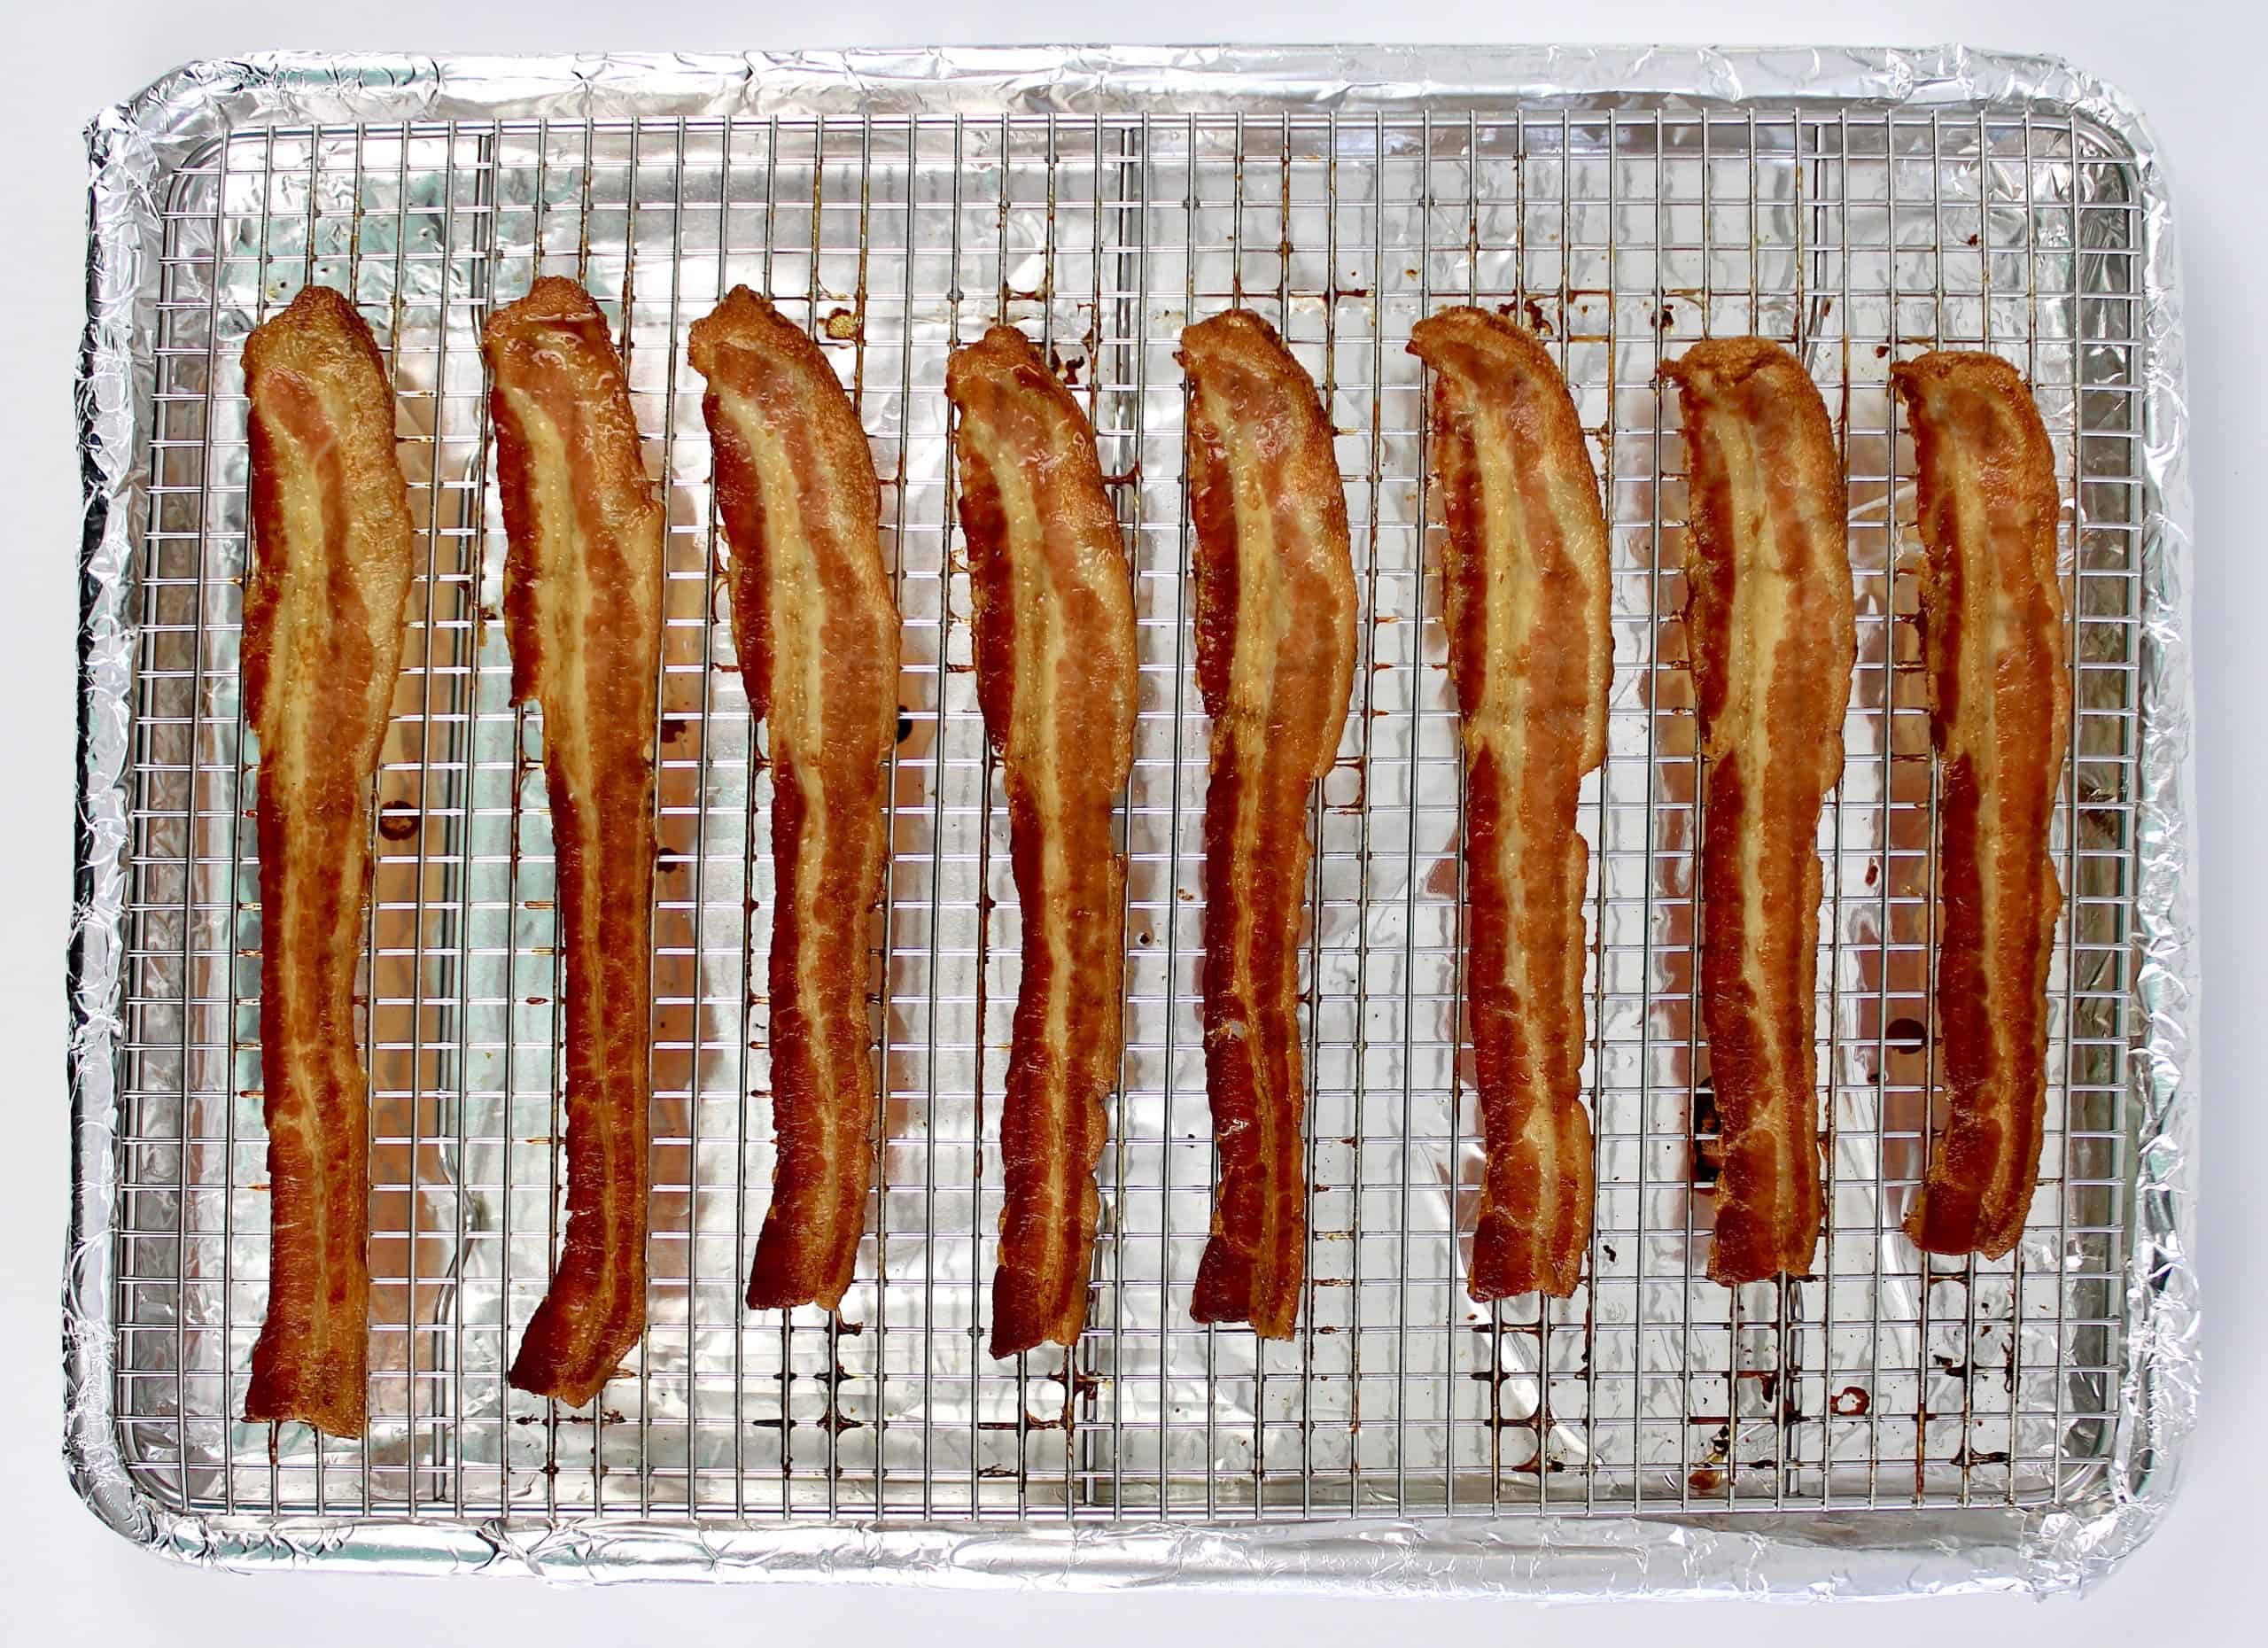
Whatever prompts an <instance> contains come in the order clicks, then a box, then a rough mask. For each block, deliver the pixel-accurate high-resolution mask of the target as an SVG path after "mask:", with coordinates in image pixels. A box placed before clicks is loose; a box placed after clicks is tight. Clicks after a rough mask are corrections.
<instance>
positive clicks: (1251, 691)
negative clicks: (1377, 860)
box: [1181, 309, 1355, 1339]
mask: <svg viewBox="0 0 2268 1648" xmlns="http://www.w3.org/2000/svg"><path fill="white" fill-rule="evenodd" d="M1181 361H1182V364H1183V366H1184V369H1186V370H1187V372H1188V374H1189V382H1190V389H1191V393H1190V404H1189V434H1190V441H1189V466H1190V501H1191V508H1192V512H1193V515H1194V517H1195V521H1196V525H1197V555H1196V575H1197V592H1196V626H1197V684H1198V689H1199V691H1200V693H1201V694H1202V695H1203V696H1204V700H1205V711H1206V713H1207V714H1208V715H1209V716H1211V717H1212V719H1213V733H1212V781H1211V784H1210V787H1209V789H1208V791H1207V794H1206V798H1205V1085H1206V1092H1207V1096H1208V1099H1209V1100H1210V1101H1211V1104H1212V1108H1213V1131H1214V1135H1215V1138H1216V1141H1217V1143H1218V1146H1219V1149H1220V1155H1221V1182H1220V1185H1219V1187H1218V1189H1217V1191H1216V1194H1215V1198H1214V1206H1213V1234H1212V1240H1209V1241H1208V1242H1207V1243H1206V1246H1205V1255H1204V1257H1203V1259H1202V1260H1201V1261H1200V1263H1199V1266H1198V1271H1197V1289H1196V1296H1195V1298H1194V1300H1193V1301H1192V1304H1191V1314H1192V1316H1193V1317H1195V1318H1196V1319H1197V1320H1198V1321H1200V1322H1241V1321H1248V1322H1250V1323H1251V1324H1252V1325H1253V1328H1254V1331H1255V1332H1256V1333H1259V1335H1260V1336H1261V1337H1262V1338H1263V1339H1288V1338H1290V1337H1291V1335H1292V1332H1293V1327H1294V1326H1295V1325H1296V1324H1297V1323H1298V1320H1299V1312H1300V1284H1301V1271H1302V1269H1303V1267H1304V1264H1305V1253H1304V1251H1303V1249H1304V1244H1305V1239H1306V1233H1307V1163H1306V1161H1305V1154H1306V1153H1305V1148H1304V1143H1303V1140H1302V1139H1301V1117H1302V1116H1303V1114H1304V1112H1305V1110H1306V1092H1305V1076H1304V1073H1303V1071H1302V1069H1301V1062H1302V1061H1301V1055H1300V1014H1299V950H1300V925H1301V911H1302V910H1303V909H1304V907H1305V905H1306V899H1307V881H1308V858H1309V844H1308V835H1307V809H1308V800H1309V793H1310V791H1311V789H1312V787H1313V785H1314V783H1315V781H1317V779H1319V778H1321V777H1322V776H1323V775H1324V773H1327V772H1329V771H1330V770H1331V766H1332V761H1333V759H1334V758H1335V757H1336V754H1337V751H1338V748H1339V735H1340V731H1341V729H1342V728H1343V727H1344V726H1345V724H1346V719H1347V702H1348V693H1349V692H1350V691H1351V690H1352V688H1353V683H1354V673H1355V569H1354V559H1353V555H1352V552H1351V550H1350V549H1349V548H1348V536H1347V500H1346V495H1345V494H1344V493H1343V492H1342V491H1341V490H1340V479H1339V463H1338V459H1337V457H1336V456H1335V455H1334V454H1333V453H1332V441H1331V423H1330V419H1329V418H1328V416H1326V415H1325V413H1324V407H1323V402H1322V400H1321V398H1320V397H1319V396H1318V395H1317V393H1316V386H1315V380H1314V379H1313V378H1311V377H1309V376H1308V374H1307V372H1306V370H1305V369H1302V368H1301V365H1300V363H1299V362H1298V361H1296V360H1294V359H1293V357H1292V354H1291V351H1290V350H1288V349H1286V348H1285V346H1284V342H1283V339H1282V338H1278V336H1277V334H1276V330H1275V328H1273V327H1272V326H1270V325H1269V324H1268V323H1267V322H1265V321H1263V320H1262V319H1261V318H1260V317H1259V316H1258V315H1254V314H1251V313H1250V312H1248V311H1247V310H1243V309H1231V310H1230V311H1228V312H1227V313H1225V314H1223V315H1215V316H1213V317H1212V318H1211V319H1210V320H1207V321H1201V322H1200V323H1197V324H1196V325H1193V326H1191V327H1189V328H1187V329H1186V330H1184V331H1183V333H1182V334H1181Z"/></svg>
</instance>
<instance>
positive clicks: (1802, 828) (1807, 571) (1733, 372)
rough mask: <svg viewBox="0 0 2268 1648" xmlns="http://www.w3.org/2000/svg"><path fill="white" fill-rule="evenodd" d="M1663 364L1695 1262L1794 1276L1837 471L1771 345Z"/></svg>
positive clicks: (1838, 718) (1808, 1077) (1801, 1199)
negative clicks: (1677, 587)
mask: <svg viewBox="0 0 2268 1648" xmlns="http://www.w3.org/2000/svg"><path fill="white" fill-rule="evenodd" d="M1662 371H1663V374H1664V376H1666V377H1668V378H1670V379H1671V380H1672V381H1673V382H1674V383H1675V384H1676V385H1677V386H1678V389H1679V391H1680V393H1681V399H1682V407H1683V413H1684V420H1685V445H1686V453H1687V460H1688V463H1687V467H1688V470H1689V476H1690V504H1689V510H1688V514H1689V525H1688V542H1689V551H1688V554H1687V556H1686V568H1685V578H1686V586H1687V590H1688V596H1689V599H1688V605H1687V608H1686V614H1685V625H1686V637H1687V644H1688V647H1689V649H1690V651H1691V654H1692V660H1693V677H1694V686H1695V689H1696V693H1697V700H1698V708H1699V717H1700V730H1701V756H1702V760H1703V762H1704V765H1705V790H1704V794H1703V805H1704V811H1703V827H1702V828H1703V834H1702V838H1701V898H1702V911H1701V976H1700V991H1699V994H1700V1005H1701V1023H1702V1028H1703V1030H1705V1032H1706V1034H1707V1037H1708V1043H1709V1073H1710V1077H1711V1079H1712V1081H1713V1083H1714V1084H1715V1089H1716V1099H1717V1112H1718V1115H1719V1116H1720V1118H1721V1121H1722V1123H1723V1145H1722V1154H1723V1172H1722V1175H1721V1177H1720V1179H1719V1181H1718V1185H1717V1208H1716V1237H1715V1240H1714V1241H1713V1243H1712V1245H1711V1248H1710V1250H1709V1274H1710V1275H1711V1276H1712V1277H1713V1278H1714V1279H1716V1280H1718V1281H1720V1282H1726V1283H1734V1282H1749V1281H1759V1280H1761V1279H1765V1278H1767V1277H1770V1276H1774V1275H1776V1274H1779V1273H1781V1272H1786V1273H1788V1274H1790V1275H1802V1274H1804V1273H1806V1272H1807V1271H1809V1270H1810V1269H1811V1264H1812V1255H1813V1250H1814V1247H1815V1246H1816V1245H1817V1242H1818V1240H1819V1225H1820V1163H1819V1113H1818V1111H1819V1107H1818V1102H1817V1100H1816V1097H1815V1092H1816V1081H1817V1068H1816V1060H1815V1057H1814V1050H1813V1048H1814V1042H1813V1036H1814V1015H1815V1007H1814V998H1813V990H1814V983H1815V974H1816V962H1817V955H1818V950H1819V902H1820V890H1821V872H1820V863H1819V853H1818V851H1817V847H1816V840H1817V836H1818V832H1819V814H1820V807H1821V804H1822V802H1823V801H1824V799H1825V797H1826V795H1827V792H1828V791H1829V789H1832V788H1834V786H1835V784H1836V782H1837V780H1838V779H1839V778H1840V776H1841V774H1842V770H1843V718H1844V713H1845V711H1846V710H1847V709H1848V708H1849V707H1850V699H1851V671H1852V666H1853V665H1854V664H1855V663H1856V661H1857V656H1858V636H1857V628H1856V619H1855V617H1854V614H1853V610H1852V608H1853V603H1852V590H1851V561H1850V552H1849V549H1848V548H1847V546H1846V543H1845V532H1844V517H1845V489H1844V482H1843V470H1842V465H1841V463H1840V462H1839V461H1838V460H1837V455H1836V450H1835V435H1834V431H1833V428H1832V427H1831V425H1830V424H1829V422H1828V416H1827V407H1826V404H1825V403H1824V402H1823V401H1821V399H1820V396H1819V391H1818V389H1817V388H1816V387H1814V385H1813V384H1812V381H1811V378H1810V376H1809V375H1808V374H1807V373H1806V372H1805V370H1804V369H1803V367H1802V365H1801V364H1800V363H1799V362H1798V361H1797V360H1796V358H1795V357H1794V356H1793V355H1791V354H1789V353H1788V352H1787V351H1786V350H1785V349H1783V348H1781V347H1780V346H1778V345H1776V344H1773V343H1768V342H1767V341H1765V340H1764V339H1762V338H1713V339H1711V340H1709V341H1707V342H1705V343H1699V344H1696V345H1695V346H1693V347H1692V348H1691V349H1690V350H1689V351H1687V353H1686V354H1683V355H1682V356H1681V357H1680V358H1679V359H1677V360H1675V361H1670V362H1668V363H1667V364H1666V365H1665V366H1664V367H1663V368H1662Z"/></svg>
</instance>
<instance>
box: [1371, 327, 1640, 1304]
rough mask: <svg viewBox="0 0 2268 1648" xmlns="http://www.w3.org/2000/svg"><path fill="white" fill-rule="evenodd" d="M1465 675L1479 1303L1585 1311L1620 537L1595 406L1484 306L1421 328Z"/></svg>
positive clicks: (1415, 342)
mask: <svg viewBox="0 0 2268 1648" xmlns="http://www.w3.org/2000/svg"><path fill="white" fill-rule="evenodd" d="M1410 354H1415V355H1417V356H1420V357H1421V358H1423V359H1424V361H1425V363H1426V364H1427V365H1428V366H1430V367H1432V368H1433V374H1434V376H1433V468H1434V471H1435V474H1436V475H1437V477H1438V478H1439V479H1440V482H1441V490H1442V493H1443V494H1444V500H1445V505H1446V513H1447V515H1448V517H1449V547H1448V551H1447V553H1446V555H1445V556H1443V558H1442V565H1441V572H1442V587H1443V591H1444V595H1445V601H1444V606H1445V608H1446V617H1447V618H1448V627H1449V672H1450V675H1451V678H1452V679H1453V680H1454V681H1455V683H1456V692H1457V703H1458V705H1459V708H1460V710H1461V711H1462V713H1463V721H1464V766H1465V841H1464V864H1465V885H1466V889H1467V892H1466V897H1467V900H1468V903H1469V906H1470V909H1469V917H1468V925H1467V928H1466V939H1465V946H1466V954H1465V991H1466V995H1467V998H1468V1002H1469V1010H1470V1012H1471V1014H1472V1053H1473V1064H1474V1069H1475V1073H1476V1075H1477V1077H1478V1078H1479V1079H1478V1087H1479V1090H1480V1118H1481V1131H1482V1133H1483V1135H1484V1137H1485V1139H1486V1140H1487V1152H1486V1158H1487V1159H1486V1166H1485V1169H1484V1173H1483V1178H1482V1183H1481V1200H1480V1219H1479V1221H1478V1223H1477V1224H1476V1225H1475V1227H1474V1230H1473V1236H1472V1269H1471V1271H1469V1273H1468V1275H1467V1278H1466V1283H1465V1285H1466V1287H1467V1289H1468V1290H1469V1291H1470V1292H1471V1294H1472V1296H1473V1298H1474V1299H1476V1300H1480V1301H1482V1302H1487V1301H1488V1300H1491V1299H1502V1298H1506V1297H1510V1296H1511V1295H1514V1294H1525V1293H1533V1292H1536V1291H1539V1290H1540V1291H1542V1292H1544V1293H1548V1294H1557V1295H1559V1296H1560V1297H1562V1298H1564V1297H1565V1296H1566V1295H1568V1294H1572V1293H1573V1292H1574V1291H1575V1284H1576V1283H1577V1282H1578V1281H1579V1280H1581V1277H1582V1268H1583V1250H1584V1248H1585V1247H1586V1246H1587V1245H1588V1242H1589V1240H1590V1228H1591V1200H1592V1167H1591V1128H1590V1117H1589V1116H1588V1113H1587V1112H1586V1111H1585V1110H1584V1108H1583V1103H1582V1079H1583V1046H1584V1035H1585V1032H1584V1022H1583V960H1584V929H1583V879H1584V875H1585V873H1586V871H1587V869H1588V865H1589V857H1590V855H1589V849H1588V847H1587V846H1586V845H1585V843H1584V842H1583V838H1582V837H1581V836H1580V835H1578V834H1577V833H1576V830H1575V804H1576V800H1577V797H1578V796H1579V794H1580V792H1581V788H1582V781H1583V774H1584V773H1588V772H1590V771H1592V770H1593V769H1594V768H1596V766H1598V765H1599V764H1600V763H1601V762H1602V761H1604V759H1605V758H1606V701H1607V688H1608V686H1609V683H1610V681H1611V680H1612V675H1613V672H1614V647H1613V638H1612V633H1611V631H1610V629H1609V626H1608V603H1609V596H1610V594H1611V590H1610V582H1609V568H1608V558H1607V540H1606V522H1605V518H1604V516H1603V515H1602V514H1601V513H1600V510H1599V496H1598V481H1597V478H1596V475H1595V474H1594V472H1593V471H1592V469H1591V464H1590V458H1589V456H1588V454H1587V453H1586V452H1585V451H1584V448H1583V431H1582V424H1581V421H1580V420H1579V418H1578V417H1577V416H1576V412H1575V403H1574V400H1573V397H1572V396H1570V395H1569V393H1567V385H1566V382H1565V379H1563V378H1562V377H1560V375H1559V373H1558V371H1557V369H1556V368H1554V367H1553V365H1552V364H1551V357H1550V355H1549V354H1546V353H1545V352H1544V348H1543V346H1542V345H1541V344H1539V343H1538V342H1536V340H1535V338H1534V337H1532V336H1531V335H1530V334H1529V333H1527V332H1526V331H1524V330H1521V329H1520V328H1519V327H1518V326H1516V325H1514V324H1513V323H1511V322H1510V321H1508V320H1505V319H1503V317H1502V316H1500V315H1490V314H1487V313H1486V312H1485V311H1483V310H1480V309H1475V308H1456V309H1449V310H1445V311H1443V312H1442V313H1441V314H1440V315H1434V316H1433V318H1432V319H1430V320H1425V321H1420V322H1419V323H1417V327H1416V328H1415V329H1414V330H1412V332H1411V333H1410Z"/></svg>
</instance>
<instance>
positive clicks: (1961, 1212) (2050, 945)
mask: <svg viewBox="0 0 2268 1648" xmlns="http://www.w3.org/2000/svg"><path fill="white" fill-rule="evenodd" d="M1894 376H1895V378H1896V382H1897V385H1898V392H1899V395H1900V397H1902V398H1903V400H1905V403H1906V415H1907V422H1908V424H1910V425H1911V426H1912V428H1913V431H1914V447H1915V455H1916V457H1917V458H1918V459H1919V461H1920V466H1921V489H1920V509H1919V520H1920V524H1921V528H1922V542H1923V543H1924V545H1925V546H1927V548H1928V552H1929V556H1928V563H1927V570H1926V571H1925V573H1924V575H1923V578H1922V611H1921V628H1922V655H1923V664H1924V667H1925V669H1926V670H1927V672H1928V676H1929V682H1930V738H1931V742H1934V743H1935V744H1936V746H1937V750H1938V763H1939V766H1938V906H1939V910H1940V913H1941V921H1940V925H1939V930H1938V974H1937V991H1936V998H1937V1019H1938V1068H1939V1071H1940V1074H1941V1076H1942V1077H1943V1080H1944V1083H1945V1087H1946V1100H1947V1106H1948V1109H1947V1114H1946V1118H1945V1123H1944V1125H1943V1127H1942V1128H1941V1129H1940V1130H1939V1131H1938V1136H1937V1143H1936V1147H1935V1148H1934V1149H1933V1150H1932V1152H1931V1154H1930V1165H1929V1175H1928V1178H1927V1180H1926V1182H1925V1183H1924V1185H1923V1186H1922V1197H1921V1200H1920V1201H1918V1202H1916V1203H1915V1207H1914V1210H1913V1213H1912V1216H1911V1217H1908V1218H1907V1222H1906V1230H1907V1234H1908V1235H1910V1236H1911V1237H1913V1239H1914V1240H1915V1243H1916V1244H1917V1245H1919V1246H1920V1247H1922V1248H1926V1249H1927V1250H1928V1251H1930V1252H1931V1253H1942V1254H1964V1253H1980V1254H1983V1255H1985V1256H1986V1257H1987V1258H1992V1259H1997V1258H1999V1257H2000V1256H2001V1255H2003V1254H2005V1253H2007V1252H2008V1250H2009V1249H2010V1248H2013V1247H2015V1246H2016V1241H2017V1240H2018V1238H2019V1237H2021V1236H2022V1235H2023V1225H2024V1219H2025V1217H2026V1215H2027V1214H2028V1213H2029V1211H2030V1210H2031V1197H2032V1192H2033V1191H2034V1190H2035V1189H2036V1188H2037V1187H2038V1185H2039V1149H2040V1133H2041V1129H2042V1126H2043V1123H2044V1122H2045V1119H2046V1115H2047V963H2048V957H2049V955H2050V954H2051V952H2053V950H2054V944H2055V920H2056V916H2057V913H2059V912H2060V910H2061V909H2062V889H2061V888H2060V887H2058V886H2057V884H2056V881H2055V867H2054V863H2053V861H2052V860H2051V859H2050V858H2049V856H2048V832H2049V828H2050V825H2051V823H2052V821H2053V820H2054V812H2055V791H2056V786H2057V782H2058V780H2059V779H2060V777H2061V775H2062V771H2063V758H2064V754H2065V751H2066V748H2067V746H2068V743H2069V742H2070V739H2069V728H2070V719H2071V680H2070V665H2069V663H2068V661H2067V659H2066V657H2065V654H2064V640H2063V600H2062V588H2061V587H2060V586H2059V585H2058V583H2057V582H2056V577H2055V517H2056V513H2057V498H2056V493H2055V466H2054V454H2053V452H2052V451H2051V450H2050V448H2049V447H2048V444H2047V427H2046V425H2044V424H2042V423H2041V422H2040V417H2039V408H2037V407H2036V406H2034V405H2033V404H2032V399H2031V394H2030V393H2029V392H2027V391H2026V389H2025V388H2024V384H2023V378H2021V377H2018V376H2017V374H2016V369H2015V368H2014V367H2013V366H2010V365H2009V364H2008V362H2007V361H2003V360H2001V359H2000V357H1999V356H1998V355H1991V354H1925V355H1922V357H1921V358H1920V359H1918V360H1915V361H1909V362H1907V363H1906V364H1904V365H1902V366H1899V367H1898V368H1896V369H1895V373H1894Z"/></svg>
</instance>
